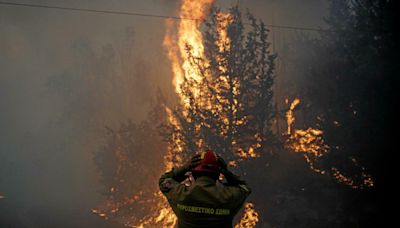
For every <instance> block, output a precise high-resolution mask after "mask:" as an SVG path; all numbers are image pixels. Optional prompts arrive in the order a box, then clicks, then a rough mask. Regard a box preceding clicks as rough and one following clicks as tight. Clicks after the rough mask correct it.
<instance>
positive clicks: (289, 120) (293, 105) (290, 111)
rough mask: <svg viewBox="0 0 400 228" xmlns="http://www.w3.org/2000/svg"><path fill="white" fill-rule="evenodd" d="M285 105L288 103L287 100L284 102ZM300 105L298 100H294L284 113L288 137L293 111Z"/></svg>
mask: <svg viewBox="0 0 400 228" xmlns="http://www.w3.org/2000/svg"><path fill="white" fill-rule="evenodd" d="M285 102H286V104H288V103H289V99H286V100H285ZM298 104H300V99H299V98H295V99H294V100H293V102H292V103H291V104H290V107H289V110H288V111H287V112H286V119H287V134H288V135H290V134H291V133H292V126H293V123H294V120H295V118H294V115H293V110H294V109H295V108H296V106H297V105H298Z"/></svg>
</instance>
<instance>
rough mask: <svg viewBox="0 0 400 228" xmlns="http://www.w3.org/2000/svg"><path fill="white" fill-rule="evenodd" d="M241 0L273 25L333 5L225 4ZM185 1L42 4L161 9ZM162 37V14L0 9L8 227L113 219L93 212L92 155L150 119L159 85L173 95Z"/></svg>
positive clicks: (1, 160)
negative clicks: (110, 130) (118, 133)
mask: <svg viewBox="0 0 400 228" xmlns="http://www.w3.org/2000/svg"><path fill="white" fill-rule="evenodd" d="M237 2H238V3H239V5H240V7H242V8H249V10H250V11H251V12H252V13H254V15H255V16H256V17H257V18H260V19H262V20H264V21H265V22H266V23H267V24H270V23H275V24H282V25H294V26H302V25H307V26H313V27H314V26H321V25H323V22H322V17H323V15H324V10H325V7H326V4H327V3H326V2H325V1H316V0H308V1H301V3H300V1H295V0H291V1H289V0H285V1H256V0H252V1H218V2H217V4H220V5H222V6H229V5H230V4H232V3H237ZM177 3H178V1H165V0H153V1H127V0H126V1H118V2H116V1H106V0H101V1H95V2H93V1H83V2H82V1H79V2H69V3H68V4H67V3H64V2H63V3H61V2H58V3H54V2H53V1H40V4H49V5H60V6H66V7H80V8H92V9H99V10H101V9H105V10H123V11H132V12H139V13H149V14H159V15H174V14H175V13H176V6H177ZM281 32H283V31H281ZM164 33H165V22H164V20H162V19H159V18H151V17H132V16H123V15H108V14H99V13H84V12H71V11H62V10H52V9H39V8H27V7H15V6H13V7H12V6H4V5H2V6H0V34H1V36H0V52H1V55H0V69H1V70H0V72H1V74H0V107H1V111H0V167H1V168H0V193H2V194H3V195H4V196H5V198H4V199H0V225H3V224H5V226H11V225H13V226H18V227H43V226H53V227H91V226H100V227H101V226H104V227H110V226H111V225H114V224H108V223H106V222H104V221H103V220H100V219H99V218H97V217H96V216H94V215H92V214H91V213H90V208H91V207H93V206H94V205H96V203H97V202H99V201H100V199H101V198H102V196H101V194H100V191H101V190H102V186H101V184H99V176H98V174H97V171H96V167H95V166H94V163H93V160H92V158H93V151H95V150H96V149H97V148H98V147H99V146H101V145H102V139H103V136H104V126H111V127H116V126H118V125H119V123H120V122H123V121H126V120H127V119H132V120H133V121H134V122H136V121H140V120H142V119H144V118H145V117H146V114H147V111H148V110H149V108H150V107H151V104H152V101H153V96H154V93H155V90H156V89H157V88H161V89H162V90H163V91H164V93H165V94H166V95H168V96H171V94H173V91H174V90H173V88H172V85H171V76H172V73H171V69H170V66H169V62H168V59H167V58H166V53H165V50H164V49H163V47H162V39H163V37H164ZM282 36H283V35H282ZM277 42H279V41H277ZM276 51H278V52H279V50H276Z"/></svg>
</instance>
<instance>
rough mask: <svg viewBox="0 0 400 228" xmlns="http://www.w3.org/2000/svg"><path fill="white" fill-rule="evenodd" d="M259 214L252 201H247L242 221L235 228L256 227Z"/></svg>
mask: <svg viewBox="0 0 400 228" xmlns="http://www.w3.org/2000/svg"><path fill="white" fill-rule="evenodd" d="M258 217H259V214H258V212H257V211H256V210H255V209H254V205H253V204H252V203H246V205H245V206H244V214H243V217H242V218H241V219H240V222H239V223H238V224H236V225H235V228H252V227H255V226H256V224H257V223H258V220H259V218H258Z"/></svg>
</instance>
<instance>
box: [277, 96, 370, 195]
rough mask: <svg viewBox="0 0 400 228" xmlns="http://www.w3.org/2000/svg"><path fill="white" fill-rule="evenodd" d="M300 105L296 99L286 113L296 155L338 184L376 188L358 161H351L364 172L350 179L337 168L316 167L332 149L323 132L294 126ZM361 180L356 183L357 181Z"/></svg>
mask: <svg viewBox="0 0 400 228" xmlns="http://www.w3.org/2000/svg"><path fill="white" fill-rule="evenodd" d="M285 103H286V104H289V100H288V99H286V101H285ZM298 104H300V99H299V98H295V99H294V100H293V101H292V102H291V103H290V105H289V109H288V111H287V112H286V122H287V135H288V137H289V138H288V139H287V142H286V143H287V144H286V145H287V147H288V148H289V149H291V150H292V151H294V152H296V153H301V154H303V156H304V158H305V160H306V162H307V163H308V164H309V166H310V169H311V170H313V171H315V172H317V173H319V174H322V175H324V174H328V175H330V176H332V177H333V178H334V179H335V180H336V181H337V182H339V183H342V184H345V185H348V186H350V187H351V188H354V189H363V188H370V187H372V186H374V181H373V180H372V177H371V176H370V175H368V174H366V173H365V172H364V170H365V168H364V167H361V166H360V165H359V164H358V163H357V161H356V160H355V159H354V158H353V159H351V160H352V162H353V164H354V165H355V166H356V167H358V168H360V170H362V172H361V175H360V176H359V177H349V176H346V175H344V174H343V173H342V172H340V171H339V169H338V168H336V167H331V168H330V170H322V169H319V168H317V167H316V163H317V162H318V160H319V159H320V158H321V157H323V156H325V155H326V154H328V153H329V152H330V147H329V146H328V145H327V144H326V143H325V141H324V138H323V131H322V130H320V129H315V128H311V127H309V128H307V129H306V130H302V129H295V128H294V127H293V124H294V120H295V117H294V109H295V108H296V106H297V105H298ZM356 178H357V179H361V180H360V181H359V182H356V181H355V179H356Z"/></svg>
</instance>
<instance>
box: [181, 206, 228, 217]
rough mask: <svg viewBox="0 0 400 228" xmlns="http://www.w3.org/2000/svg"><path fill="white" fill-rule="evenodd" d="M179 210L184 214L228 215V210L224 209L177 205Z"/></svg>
mask: <svg viewBox="0 0 400 228" xmlns="http://www.w3.org/2000/svg"><path fill="white" fill-rule="evenodd" d="M176 206H177V208H178V209H179V210H182V211H185V212H192V213H199V214H209V215H229V214H230V210H229V209H224V208H209V207H196V206H188V205H182V204H177V205H176Z"/></svg>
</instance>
